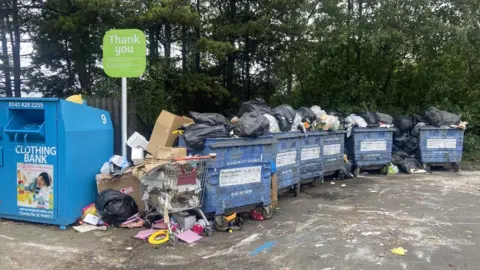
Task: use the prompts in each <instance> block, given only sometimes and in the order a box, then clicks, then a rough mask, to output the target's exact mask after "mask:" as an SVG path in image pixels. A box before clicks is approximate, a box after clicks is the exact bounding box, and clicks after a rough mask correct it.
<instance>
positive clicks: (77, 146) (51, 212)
mask: <svg viewBox="0 0 480 270" xmlns="http://www.w3.org/2000/svg"><path fill="white" fill-rule="evenodd" d="M112 155H113V127H112V122H111V119H110V115H109V113H108V112H106V111H102V110H99V109H95V108H92V107H88V106H85V105H80V104H76V103H72V102H68V101H65V100H60V99H56V98H45V99H31V98H29V99H22V98H1V99H0V176H1V177H0V180H1V181H2V187H1V188H0V217H2V218H8V219H16V220H24V221H30V222H38V223H47V224H55V225H70V224H72V223H74V222H75V221H76V220H77V219H78V218H79V217H80V215H81V210H82V208H83V207H85V206H87V205H88V204H90V203H92V202H93V201H94V200H95V198H96V195H97V189H96V185H95V174H97V173H98V171H99V169H100V167H101V166H102V164H103V163H104V162H105V161H106V160H108V159H109V158H110V157H111V156H112Z"/></svg>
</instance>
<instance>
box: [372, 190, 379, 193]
mask: <svg viewBox="0 0 480 270" xmlns="http://www.w3.org/2000/svg"><path fill="white" fill-rule="evenodd" d="M370 192H371V193H377V192H378V190H370Z"/></svg>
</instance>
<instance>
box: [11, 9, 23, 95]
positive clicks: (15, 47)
mask: <svg viewBox="0 0 480 270" xmlns="http://www.w3.org/2000/svg"><path fill="white" fill-rule="evenodd" d="M12 18H13V20H12V22H13V36H14V44H12V56H13V85H14V93H15V97H21V96H22V92H21V86H22V81H21V75H22V74H21V73H22V68H21V66H20V19H19V16H18V0H13V1H12Z"/></svg>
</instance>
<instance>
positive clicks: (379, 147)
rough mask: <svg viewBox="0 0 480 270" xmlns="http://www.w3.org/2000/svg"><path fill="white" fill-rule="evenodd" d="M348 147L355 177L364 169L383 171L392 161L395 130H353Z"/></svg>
mask: <svg viewBox="0 0 480 270" xmlns="http://www.w3.org/2000/svg"><path fill="white" fill-rule="evenodd" d="M347 145H348V147H347V148H348V156H349V158H350V159H351V160H352V161H353V164H354V165H355V167H356V168H355V171H354V175H355V176H358V175H359V174H360V170H362V169H367V170H375V169H381V168H382V167H384V166H385V165H387V164H389V163H390V162H391V160H392V147H393V129H388V128H353V130H352V133H351V136H350V138H349V139H348V143H347Z"/></svg>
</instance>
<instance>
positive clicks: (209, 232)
mask: <svg viewBox="0 0 480 270" xmlns="http://www.w3.org/2000/svg"><path fill="white" fill-rule="evenodd" d="M212 234H213V230H212V228H211V227H210V226H207V227H205V228H204V229H203V235H205V236H211V235H212Z"/></svg>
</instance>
